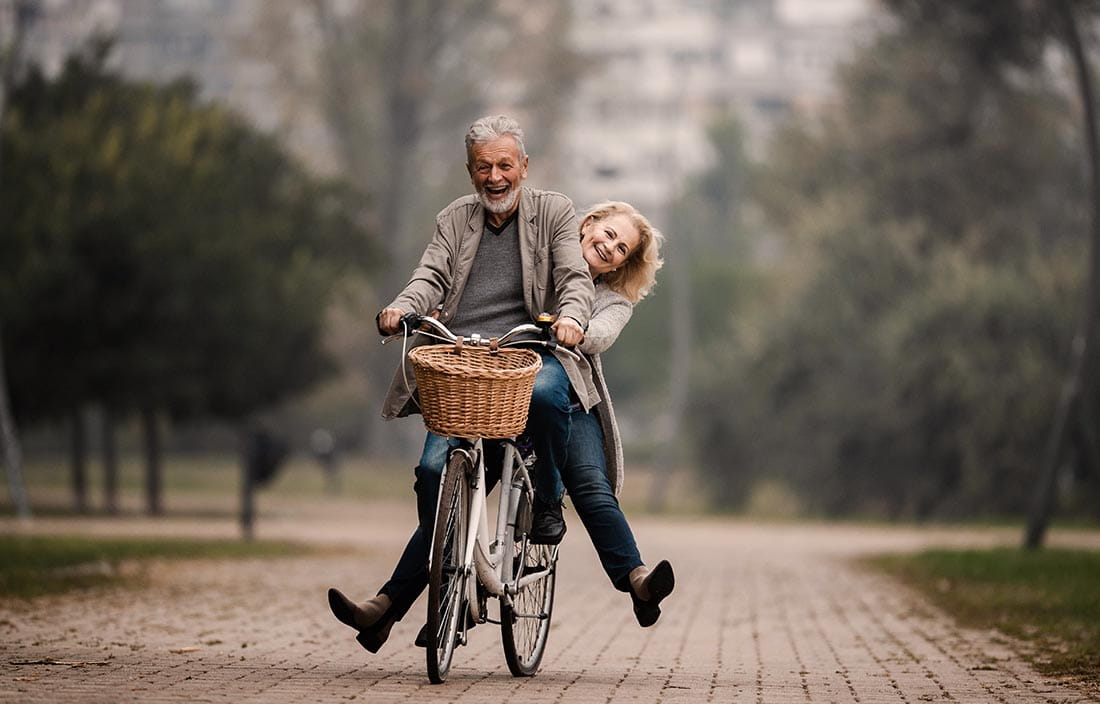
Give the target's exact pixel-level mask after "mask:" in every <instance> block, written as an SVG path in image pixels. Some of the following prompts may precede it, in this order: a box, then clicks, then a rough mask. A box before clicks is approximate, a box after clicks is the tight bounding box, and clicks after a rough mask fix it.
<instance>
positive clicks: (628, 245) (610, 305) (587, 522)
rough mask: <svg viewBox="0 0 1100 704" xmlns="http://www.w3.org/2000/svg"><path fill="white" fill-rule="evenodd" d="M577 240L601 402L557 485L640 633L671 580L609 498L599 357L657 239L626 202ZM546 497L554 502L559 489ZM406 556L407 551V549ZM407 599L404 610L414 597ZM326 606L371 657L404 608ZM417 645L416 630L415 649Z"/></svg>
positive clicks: (646, 274) (642, 286)
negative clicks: (591, 301)
mask: <svg viewBox="0 0 1100 704" xmlns="http://www.w3.org/2000/svg"><path fill="white" fill-rule="evenodd" d="M580 238H581V250H582V253H583V255H584V258H585V261H586V262H587V263H588V268H589V272H590V273H591V275H592V277H593V279H594V280H595V284H596V301H595V306H594V311H593V315H592V317H591V319H590V321H589V324H588V331H587V332H586V334H585V340H584V342H583V343H582V344H581V345H580V350H581V352H582V353H584V354H586V355H588V356H589V359H590V361H591V363H592V369H593V375H594V377H595V379H594V380H595V382H596V386H597V388H598V389H599V391H600V399H601V401H602V403H599V404H597V406H596V408H595V409H594V411H593V412H591V413H585V412H584V411H583V410H581V411H577V412H574V413H573V414H572V416H571V431H570V439H569V443H568V454H567V459H566V461H565V463H564V465H563V467H562V470H561V477H560V483H562V484H564V488H565V489H566V490H568V492H569V495H570V497H571V498H572V500H573V504H574V507H575V509H576V511H577V514H578V515H579V516H580V518H581V521H582V523H584V526H585V529H586V530H587V531H588V533H589V537H590V538H591V539H592V544H593V546H594V547H595V548H596V552H597V553H598V555H599V557H600V561H601V563H602V564H603V566H604V570H605V571H606V572H607V575H608V577H609V578H610V579H611V582H612V584H614V585H615V587H616V588H617V589H619V590H620V591H624V592H628V593H629V594H630V595H631V601H632V603H633V606H634V614H635V617H636V618H637V619H638V623H639V624H641V625H642V626H643V627H646V626H651V625H653V623H655V622H656V621H657V618H658V617H659V616H660V613H661V610H660V606H659V604H660V601H661V600H662V599H663V598H664V597H665V596H667V595H668V594H669V593H670V592H671V591H672V588H673V585H674V578H673V573H672V567H671V566H670V565H669V563H668V562H666V561H662V562H660V563H658V564H657V566H656V567H655V568H654V569H653V570H652V571H651V570H648V569H647V568H646V567H645V566H644V564H643V562H642V560H641V556H640V555H639V552H638V547H637V544H636V543H635V541H634V536H633V534H632V533H631V531H630V526H629V525H628V524H627V522H626V517H625V516H624V515H623V513H622V510H621V509H620V508H619V503H618V500H617V499H616V498H615V490H616V489H617V488H619V487H620V486H621V485H622V473H623V472H622V464H623V462H622V447H621V445H620V443H619V435H618V428H617V427H616V425H615V418H614V414H613V411H612V408H611V397H610V395H609V394H608V392H607V386H606V384H605V383H604V378H603V370H602V367H601V366H600V358H599V355H600V353H601V352H603V351H604V350H606V349H607V348H608V347H610V346H611V344H612V343H614V341H615V339H616V338H617V337H618V336H619V333H620V332H621V331H622V329H623V327H624V326H625V325H626V323H627V322H628V321H629V320H630V316H631V313H632V312H633V307H634V304H635V303H637V302H638V301H640V300H641V299H642V298H643V297H644V296H645V295H646V294H647V293H648V292H649V290H650V288H652V286H653V283H654V280H655V275H656V272H657V270H658V269H659V268H660V267H661V263H662V262H661V260H660V256H659V249H660V244H661V242H662V240H663V237H662V236H661V234H660V233H659V232H658V231H657V230H655V229H654V228H653V227H652V226H651V225H650V224H649V222H648V221H647V220H646V219H645V218H644V217H643V216H642V215H641V214H639V213H638V212H637V211H636V210H635V209H634V208H633V207H632V206H630V205H629V204H626V203H619V202H607V203H601V204H600V205H597V206H595V207H594V208H593V209H591V210H590V211H589V212H588V213H586V214H585V216H584V218H583V219H582V220H581V225H580ZM597 415H598V416H599V417H598V418H597ZM445 449H446V448H445V447H444V448H443V451H445ZM605 454H606V457H605ZM551 479H552V480H554V481H552V482H550V483H554V484H556V483H558V481H557V478H551ZM551 495H552V496H560V495H561V489H558V490H557V491H556V492H554V493H552V494H551ZM414 539H415V536H414ZM407 554H410V551H408V550H406V555H407ZM404 557H405V556H404V555H403V558H404ZM406 571H408V570H406ZM417 593H419V589H418V591H417ZM408 596H409V597H411V598H409V599H408V602H409V603H410V604H411V601H412V599H415V597H416V594H410V595H408ZM329 606H330V608H331V609H332V612H333V614H334V615H335V616H336V618H337V619H338V620H340V622H342V623H344V624H345V625H348V626H350V627H352V628H354V629H356V630H357V631H358V632H359V633H358V635H357V636H356V639H357V640H358V641H359V643H360V644H361V645H363V647H364V648H366V649H367V650H369V651H370V652H372V653H373V652H377V650H378V649H379V648H380V647H381V646H382V644H383V643H385V641H386V639H387V638H388V637H389V632H390V629H391V627H392V626H393V623H394V622H395V621H396V620H399V619H400V618H401V617H402V616H404V609H403V608H401V607H395V604H394V603H393V601H392V600H391V598H390V596H389V595H388V594H385V593H379V594H378V595H377V596H375V597H373V598H371V599H368V600H367V601H365V602H363V603H361V604H356V603H355V602H353V601H351V600H350V599H348V598H347V597H346V596H345V595H344V594H342V593H341V592H340V591H339V590H337V589H330V590H329ZM424 642H425V638H424V632H423V629H422V630H421V634H420V635H419V636H418V638H417V645H421V646H423V645H424Z"/></svg>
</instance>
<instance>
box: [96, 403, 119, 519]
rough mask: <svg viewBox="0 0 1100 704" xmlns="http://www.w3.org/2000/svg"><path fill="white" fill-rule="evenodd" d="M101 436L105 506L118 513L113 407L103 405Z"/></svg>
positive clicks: (107, 510) (116, 449) (109, 511)
mask: <svg viewBox="0 0 1100 704" xmlns="http://www.w3.org/2000/svg"><path fill="white" fill-rule="evenodd" d="M101 417H102V421H101V422H102V426H101V427H100V438H101V439H102V448H101V451H102V452H103V508H104V510H105V511H106V512H107V513H109V514H111V515H115V514H117V513H118V448H117V447H116V446H115V419H114V415H113V414H112V412H111V409H110V408H108V407H107V406H103V412H102V414H101Z"/></svg>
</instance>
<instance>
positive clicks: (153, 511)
mask: <svg viewBox="0 0 1100 704" xmlns="http://www.w3.org/2000/svg"><path fill="white" fill-rule="evenodd" d="M141 429H142V437H143V440H144V445H145V511H146V513H148V514H149V515H150V516H159V515H160V513H161V501H160V498H161V462H160V454H161V453H160V430H159V428H158V427H157V413H156V411H154V410H153V409H152V408H150V407H146V408H143V409H142V411H141Z"/></svg>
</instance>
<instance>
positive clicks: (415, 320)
mask: <svg viewBox="0 0 1100 704" xmlns="http://www.w3.org/2000/svg"><path fill="white" fill-rule="evenodd" d="M423 319H424V316H422V315H420V314H419V313H405V314H404V315H402V316H401V322H402V323H403V324H404V325H405V326H406V327H407V328H408V329H409V330H415V329H416V328H417V327H419V326H420V323H421V321H422V320H423Z"/></svg>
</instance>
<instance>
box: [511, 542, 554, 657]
mask: <svg viewBox="0 0 1100 704" xmlns="http://www.w3.org/2000/svg"><path fill="white" fill-rule="evenodd" d="M514 539H515V542H516V549H515V554H516V557H515V559H514V564H515V568H514V569H513V574H514V575H516V579H518V578H519V577H520V576H523V575H530V574H533V573H534V572H536V571H549V574H548V575H547V576H546V577H544V578H543V579H539V580H537V581H534V582H531V583H530V584H528V585H526V586H525V587H523V588H522V589H520V590H519V593H518V594H516V595H515V596H514V597H513V598H512V606H506V605H504V604H501V607H500V637H501V641H502V643H503V645H504V660H505V661H506V662H507V663H508V669H509V670H511V672H512V675H513V676H515V677H531V676H532V675H534V674H535V673H536V672H537V671H538V669H539V665H540V664H541V663H542V656H543V653H545V652H546V641H547V639H548V638H549V636H550V617H551V616H552V615H553V613H554V586H555V585H556V584H557V577H558V547H557V546H556V545H533V544H531V543H529V542H528V541H527V536H526V535H525V534H523V533H517V534H516V535H515V536H514Z"/></svg>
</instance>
